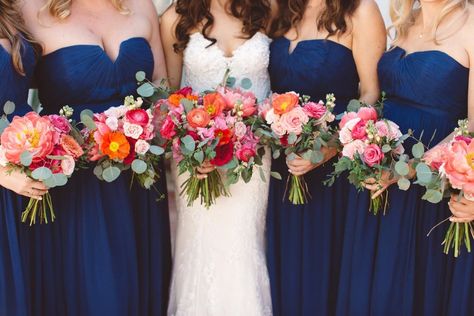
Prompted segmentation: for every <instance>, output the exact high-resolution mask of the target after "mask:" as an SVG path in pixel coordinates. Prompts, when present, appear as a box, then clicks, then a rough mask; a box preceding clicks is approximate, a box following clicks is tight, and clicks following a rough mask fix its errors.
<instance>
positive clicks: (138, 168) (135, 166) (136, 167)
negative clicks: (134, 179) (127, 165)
mask: <svg viewBox="0 0 474 316" xmlns="http://www.w3.org/2000/svg"><path fill="white" fill-rule="evenodd" d="M147 167H148V166H147V164H146V162H144V161H143V160H140V159H135V160H134V161H133V162H132V170H133V172H135V173H136V174H142V173H144V172H145V171H146V169H147Z"/></svg>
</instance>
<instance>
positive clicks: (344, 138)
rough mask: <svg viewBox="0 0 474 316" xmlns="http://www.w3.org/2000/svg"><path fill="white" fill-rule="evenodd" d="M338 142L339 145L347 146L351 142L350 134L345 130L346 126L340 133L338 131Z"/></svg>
mask: <svg viewBox="0 0 474 316" xmlns="http://www.w3.org/2000/svg"><path fill="white" fill-rule="evenodd" d="M339 141H340V142H341V144H343V145H345V144H349V143H350V142H352V141H353V139H352V132H351V131H350V130H349V129H348V128H347V126H344V127H343V128H342V129H341V130H340V131H339Z"/></svg>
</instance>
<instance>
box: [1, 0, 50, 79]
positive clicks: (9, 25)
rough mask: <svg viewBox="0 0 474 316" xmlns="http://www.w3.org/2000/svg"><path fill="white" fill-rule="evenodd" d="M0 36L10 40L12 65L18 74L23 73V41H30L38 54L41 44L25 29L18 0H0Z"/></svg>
mask: <svg viewBox="0 0 474 316" xmlns="http://www.w3.org/2000/svg"><path fill="white" fill-rule="evenodd" d="M0 38H5V39H7V40H8V41H9V42H10V45H11V46H12V53H11V55H12V61H13V66H14V67H15V70H16V71H17V72H18V73H19V74H21V75H25V70H24V68H23V62H22V58H21V50H22V49H23V44H24V41H25V40H26V41H28V42H30V43H31V44H32V45H33V47H34V48H35V50H36V52H37V53H38V54H39V52H40V51H41V46H40V45H39V44H38V43H37V42H36V41H34V40H33V37H32V36H31V35H30V33H29V32H28V31H27V29H26V27H25V22H24V20H23V17H22V15H21V13H20V9H19V8H18V1H15V0H13V1H12V0H0Z"/></svg>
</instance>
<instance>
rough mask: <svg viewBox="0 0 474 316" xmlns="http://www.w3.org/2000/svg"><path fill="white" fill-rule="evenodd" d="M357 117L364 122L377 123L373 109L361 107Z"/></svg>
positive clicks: (375, 112)
mask: <svg viewBox="0 0 474 316" xmlns="http://www.w3.org/2000/svg"><path fill="white" fill-rule="evenodd" d="M357 116H358V117H360V119H361V120H363V121H365V122H368V121H377V111H376V110H375V109H374V108H373V107H361V108H360V109H359V111H358V112H357Z"/></svg>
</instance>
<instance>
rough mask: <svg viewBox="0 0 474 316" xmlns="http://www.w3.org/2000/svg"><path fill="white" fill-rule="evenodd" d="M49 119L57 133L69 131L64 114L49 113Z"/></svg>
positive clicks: (69, 127)
mask: <svg viewBox="0 0 474 316" xmlns="http://www.w3.org/2000/svg"><path fill="white" fill-rule="evenodd" d="M49 120H50V121H51V123H52V124H53V126H54V129H55V130H56V131H57V132H58V133H63V134H67V133H69V132H70V131H71V125H70V124H69V122H68V120H67V119H66V118H65V117H64V116H60V115H55V114H53V115H49Z"/></svg>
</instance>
